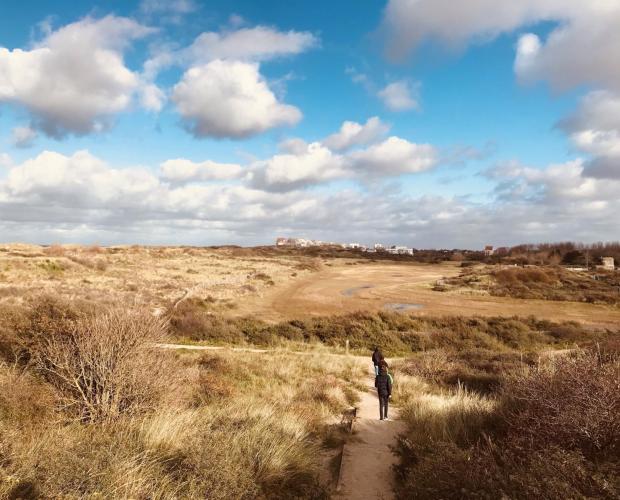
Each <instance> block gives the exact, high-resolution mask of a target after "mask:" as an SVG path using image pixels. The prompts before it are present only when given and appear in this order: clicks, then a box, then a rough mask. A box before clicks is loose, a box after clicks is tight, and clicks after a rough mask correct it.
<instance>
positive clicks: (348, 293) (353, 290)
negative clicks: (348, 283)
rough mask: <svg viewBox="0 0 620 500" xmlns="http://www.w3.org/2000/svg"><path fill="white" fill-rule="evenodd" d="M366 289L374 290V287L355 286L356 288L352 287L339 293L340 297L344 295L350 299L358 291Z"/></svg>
mask: <svg viewBox="0 0 620 500" xmlns="http://www.w3.org/2000/svg"><path fill="white" fill-rule="evenodd" d="M368 288H374V285H362V286H356V287H353V288H347V289H346V290H343V291H342V292H340V293H341V294H342V295H344V296H345V297H352V296H353V295H355V294H356V293H357V292H359V291H360V290H366V289H368Z"/></svg>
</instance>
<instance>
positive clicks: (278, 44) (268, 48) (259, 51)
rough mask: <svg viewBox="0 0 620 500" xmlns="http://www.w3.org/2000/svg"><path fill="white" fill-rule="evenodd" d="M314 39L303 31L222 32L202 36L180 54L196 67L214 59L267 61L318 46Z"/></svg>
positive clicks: (252, 29)
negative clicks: (193, 62) (195, 64)
mask: <svg viewBox="0 0 620 500" xmlns="http://www.w3.org/2000/svg"><path fill="white" fill-rule="evenodd" d="M318 43H319V41H318V39H317V38H316V37H315V36H314V35H313V34H312V33H309V32H306V31H292V30H291V31H288V32H282V31H278V30H275V29H273V28H269V27H266V26H256V27H254V28H241V29H238V30H233V31H225V32H220V33H216V32H205V33H202V34H201V35H199V36H198V37H197V38H196V40H194V43H193V44H192V45H191V46H190V47H188V48H187V49H186V50H185V51H184V55H185V57H187V58H188V59H190V60H192V61H195V63H197V64H202V63H207V62H210V61H213V60H215V59H232V60H244V61H267V60H269V59H274V58H277V57H282V56H288V55H294V54H300V53H302V52H305V51H307V50H309V49H311V48H313V47H316V46H317V45H318Z"/></svg>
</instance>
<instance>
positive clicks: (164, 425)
mask: <svg viewBox="0 0 620 500" xmlns="http://www.w3.org/2000/svg"><path fill="white" fill-rule="evenodd" d="M42 309H43V310H41V309H39V310H36V311H30V313H29V314H26V316H25V317H20V318H19V321H17V324H18V325H19V328H23V330H20V331H19V332H18V335H17V336H16V339H14V340H15V343H16V345H14V346H12V348H11V349H7V350H6V351H4V355H3V359H4V361H3V362H1V363H0V498H41V497H43V498H162V499H163V498H213V499H220V498H221V499H228V498H248V499H249V498H327V495H328V490H329V487H330V480H331V478H330V477H328V476H327V477H326V472H327V471H328V469H329V464H328V460H329V458H330V457H331V456H332V455H331V454H330V451H329V447H330V446H332V447H333V446H336V445H338V444H339V443H338V441H337V439H336V440H335V439H334V436H337V435H338V429H339V428H340V427H341V425H340V416H341V414H342V411H343V410H344V409H345V408H348V407H349V406H350V405H351V404H352V403H353V400H354V398H355V391H354V389H353V387H355V385H356V384H359V380H360V379H361V377H363V375H364V373H365V371H364V370H365V369H366V368H367V367H366V366H365V363H364V361H360V360H359V359H358V358H355V357H351V358H346V357H335V356H327V355H326V354H325V353H324V352H322V351H321V350H320V349H319V350H317V351H316V352H314V353H308V354H306V355H295V354H292V353H290V352H287V351H285V350H282V351H278V352H273V353H247V352H234V351H221V352H216V353H206V354H201V353H194V352H190V353H171V352H168V351H165V350H161V349H158V348H156V347H154V344H153V340H160V339H161V336H160V333H161V331H160V330H161V328H162V325H161V323H158V320H156V319H153V318H152V316H151V317H145V316H140V314H141V312H140V311H138V312H133V311H119V310H113V311H107V310H104V311H99V312H96V313H94V315H90V313H89V314H86V315H85V314H84V313H80V312H77V313H76V312H75V311H73V310H71V309H62V307H59V306H58V305H56V306H54V307H51V306H50V305H49V304H47V305H46V306H45V307H43V308H42ZM149 318H150V319H149ZM11 356H14V357H13V359H12V360H10V359H9V358H11ZM162 359H165V361H166V362H165V363H164V364H162V363H160V361H161V360H162ZM151 362H156V363H155V364H151ZM138 389H140V390H138Z"/></svg>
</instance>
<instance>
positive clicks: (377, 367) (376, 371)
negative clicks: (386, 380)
mask: <svg viewBox="0 0 620 500" xmlns="http://www.w3.org/2000/svg"><path fill="white" fill-rule="evenodd" d="M375 375H379V365H375Z"/></svg>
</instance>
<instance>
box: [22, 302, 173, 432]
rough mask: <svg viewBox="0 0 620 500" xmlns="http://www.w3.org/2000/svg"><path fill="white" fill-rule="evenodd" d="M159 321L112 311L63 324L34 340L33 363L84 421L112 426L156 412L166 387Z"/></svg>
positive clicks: (142, 314)
mask: <svg viewBox="0 0 620 500" xmlns="http://www.w3.org/2000/svg"><path fill="white" fill-rule="evenodd" d="M164 332H165V329H164V325H163V324H162V322H161V320H159V319H157V318H155V317H153V316H152V315H150V314H148V313H147V312H144V311H124V310H109V311H106V312H102V313H99V314H97V315H95V316H83V317H79V318H78V319H64V318H63V321H62V322H60V323H58V322H57V323H56V324H54V327H53V328H49V329H47V331H45V332H44V333H45V334H44V335H37V336H35V337H34V338H33V343H32V345H31V346H30V351H31V355H32V360H33V362H34V365H35V367H36V369H37V370H38V372H39V373H41V375H42V376H43V377H45V379H46V380H47V381H48V382H49V383H50V384H52V386H53V387H54V388H55V389H56V390H57V392H58V395H59V398H60V400H61V402H62V406H63V409H64V410H66V411H67V412H68V413H69V414H70V415H72V416H74V417H75V418H77V419H79V420H81V421H109V420H113V419H116V418H118V417H119V416H120V415H122V414H126V413H136V412H139V411H141V410H144V409H146V408H149V407H150V406H152V404H153V403H154V401H155V400H156V399H157V396H158V395H159V392H160V390H161V386H162V383H163V381H162V377H163V375H164V369H165V361H164V360H165V356H164V355H163V353H160V352H155V351H154V346H153V344H154V343H156V342H160V341H162V340H163V339H164V337H165V334H164Z"/></svg>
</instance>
